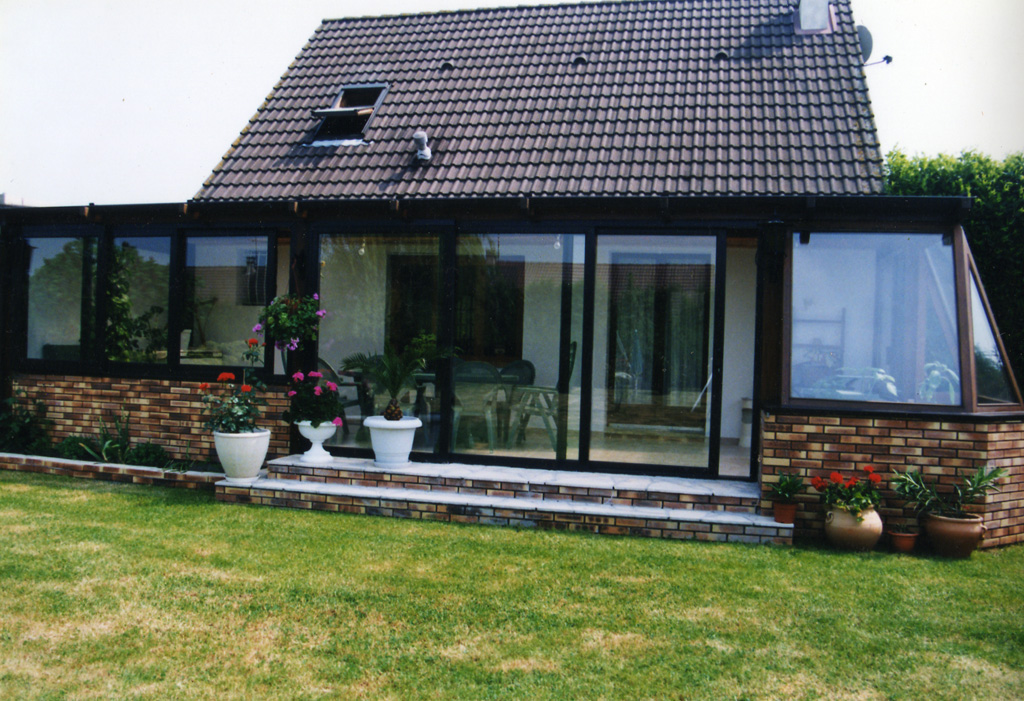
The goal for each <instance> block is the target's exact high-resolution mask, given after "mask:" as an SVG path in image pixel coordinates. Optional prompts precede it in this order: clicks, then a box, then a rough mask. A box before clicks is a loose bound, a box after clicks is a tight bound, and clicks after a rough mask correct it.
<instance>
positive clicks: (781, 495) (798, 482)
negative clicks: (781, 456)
mask: <svg viewBox="0 0 1024 701" xmlns="http://www.w3.org/2000/svg"><path fill="white" fill-rule="evenodd" d="M770 490H771V495H772V499H774V500H775V501H779V502H782V503H783V504H792V503H793V502H795V501H796V495H797V494H799V493H800V492H802V491H804V478H803V477H801V476H800V475H798V474H797V473H795V472H787V473H785V474H782V475H779V481H778V482H774V483H772V484H771V486H770Z"/></svg>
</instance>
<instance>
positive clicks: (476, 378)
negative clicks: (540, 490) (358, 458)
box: [451, 233, 584, 460]
mask: <svg viewBox="0 0 1024 701" xmlns="http://www.w3.org/2000/svg"><path fill="white" fill-rule="evenodd" d="M456 260H457V276H456V287H455V289H456V292H455V328H454V344H455V349H456V350H455V356H454V358H453V360H452V382H453V397H454V398H453V409H452V434H451V445H452V450H453V452H457V453H475V454H488V455H508V456H516V457H528V458H546V459H553V458H558V459H562V460H566V459H568V460H575V459H577V458H578V457H579V440H580V431H579V427H580V389H581V388H580V369H579V363H578V362H577V354H578V350H579V347H580V343H581V338H582V314H583V311H582V307H583V261H584V237H583V236H580V235H562V234H508V233H502V234H481V235H475V236H460V237H459V239H458V247H457V258H456Z"/></svg>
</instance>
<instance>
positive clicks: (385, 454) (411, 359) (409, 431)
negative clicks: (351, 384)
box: [342, 333, 442, 465]
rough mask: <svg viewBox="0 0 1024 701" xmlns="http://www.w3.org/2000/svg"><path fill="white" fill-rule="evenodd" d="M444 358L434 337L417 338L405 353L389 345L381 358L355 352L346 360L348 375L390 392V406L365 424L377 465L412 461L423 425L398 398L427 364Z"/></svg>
mask: <svg viewBox="0 0 1024 701" xmlns="http://www.w3.org/2000/svg"><path fill="white" fill-rule="evenodd" d="M440 357H442V355H441V354H440V353H439V352H438V351H437V339H436V337H435V336H434V335H433V334H425V333H423V334H420V335H418V336H416V338H414V339H413V340H412V342H410V343H409V344H408V345H407V346H406V347H405V348H404V349H403V350H402V351H401V352H398V351H396V350H395V349H394V347H393V346H391V345H385V347H384V352H383V353H381V354H380V355H369V354H367V353H354V354H352V355H350V356H348V357H347V358H345V359H344V360H342V367H343V369H344V370H345V371H346V372H349V371H351V372H357V373H360V374H361V375H362V376H363V377H364V378H365V379H368V380H369V381H370V382H372V383H373V384H374V385H375V386H376V387H378V388H380V389H383V390H384V391H385V392H387V395H388V399H389V401H388V403H387V406H386V407H385V408H384V411H383V413H382V415H381V416H368V417H366V418H365V419H364V420H363V425H364V426H367V427H368V428H369V429H370V442H371V445H372V446H373V454H374V462H375V463H377V464H379V465H404V464H406V463H408V462H409V453H410V452H412V443H413V439H414V437H415V434H416V429H417V428H419V427H420V426H422V425H423V422H422V421H420V419H418V418H416V417H414V416H404V414H403V412H402V407H401V406H400V405H399V403H398V397H399V395H401V393H402V390H403V389H405V388H407V387H412V386H414V381H413V376H414V375H415V374H416V373H417V372H422V371H423V370H424V369H425V368H426V366H427V363H429V362H430V361H431V360H434V359H436V358H440Z"/></svg>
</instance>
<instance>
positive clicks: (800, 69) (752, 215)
mask: <svg viewBox="0 0 1024 701" xmlns="http://www.w3.org/2000/svg"><path fill="white" fill-rule="evenodd" d="M863 63H864V57H863V56H862V53H861V47H860V44H859V41H858V36H857V32H856V28H855V25H854V22H853V18H852V15H851V12H850V8H849V5H848V3H847V2H835V3H832V4H828V3H818V2H807V1H805V2H803V3H800V4H799V5H798V6H796V7H794V6H792V5H791V4H790V3H788V2H782V1H779V0H736V1H734V2H710V1H707V2H703V1H700V0H681V1H678V2H669V1H666V2H611V3H594V4H581V5H568V6H544V7H520V8H512V9H499V10H480V11H471V12H452V13H440V14H426V15H411V16H400V17H381V18H362V19H352V20H349V19H343V20H332V21H325V22H324V23H323V24H322V25H321V27H320V28H319V29H318V30H317V31H316V33H315V34H314V35H313V37H312V38H311V39H310V40H309V42H308V44H307V45H306V46H305V48H304V49H303V50H302V52H301V53H300V54H299V56H298V57H297V58H296V60H295V61H294V62H293V64H292V65H291V66H290V67H289V69H288V71H287V72H286V73H285V75H284V76H283V77H282V79H281V80H280V82H279V83H278V84H277V85H276V86H275V87H274V89H273V91H272V92H271V93H270V95H269V96H268V97H267V99H266V101H265V102H264V104H263V105H262V106H261V107H260V109H259V111H258V112H257V113H256V115H254V117H253V118H252V120H251V121H250V123H249V124H248V125H247V126H246V128H245V129H244V130H243V132H242V134H241V135H240V136H239V138H238V139H237V140H236V142H235V143H234V144H232V146H231V148H230V149H229V151H228V152H227V153H226V154H225V155H224V157H223V159H222V160H221V162H220V163H219V164H218V166H217V167H216V169H215V170H214V172H213V174H212V175H211V176H210V178H209V179H208V180H207V182H206V183H205V184H204V185H203V187H202V188H201V189H200V191H199V192H198V193H197V194H196V196H195V197H194V198H193V199H192V200H190V201H189V202H187V203H182V204H173V205H151V206H137V207H136V206H109V207H93V206H90V207H85V208H48V209H39V210H22V209H19V210H6V211H4V213H3V215H2V216H3V222H2V224H3V229H2V232H3V241H4V246H5V251H6V255H5V256H4V260H5V263H6V268H7V269H6V270H5V279H6V280H7V285H6V287H5V289H4V297H3V301H4V304H5V305H6V306H7V310H6V311H7V312H8V313H9V315H8V318H10V319H12V320H13V321H14V323H13V324H12V325H11V326H10V328H9V329H8V335H7V343H6V344H5V348H4V356H3V362H4V370H5V375H6V376H7V377H8V378H9V381H10V384H11V386H12V387H13V389H14V390H17V391H21V392H24V393H25V397H26V398H29V399H31V398H34V397H44V398H48V399H49V400H50V404H51V406H52V407H53V411H54V413H55V415H56V416H57V417H58V423H57V427H58V432H66V433H73V432H74V430H76V426H77V425H80V424H81V422H82V420H83V417H93V418H98V417H101V416H103V415H104V412H108V413H109V411H111V410H113V409H115V408H116V407H117V406H119V405H121V404H127V405H128V406H129V407H134V408H135V411H136V412H137V414H138V415H139V418H138V424H137V425H138V427H139V430H140V435H144V436H146V437H147V438H150V437H152V438H156V439H158V440H161V441H163V442H166V444H168V445H170V446H172V447H174V448H176V449H177V450H179V451H180V452H183V453H184V452H187V451H191V452H192V453H195V452H196V451H204V450H205V451H208V450H209V443H208V439H207V437H206V436H205V435H204V432H203V431H202V430H201V428H200V427H199V421H198V417H197V411H196V409H197V407H198V404H197V402H196V399H195V394H194V390H195V389H196V387H197V386H198V384H199V383H200V382H202V381H207V380H209V379H210V378H211V376H215V375H216V374H217V371H218V370H219V369H221V368H224V367H236V366H238V365H239V363H240V362H241V360H240V353H241V351H242V350H244V347H245V340H246V338H248V336H250V335H251V328H252V326H253V325H254V324H255V323H256V319H257V316H258V313H259V310H260V309H261V308H262V306H263V305H265V304H266V303H267V302H268V301H269V299H271V298H272V297H273V296H274V295H275V294H279V293H282V292H285V291H289V290H290V291H295V292H300V293H305V294H312V293H317V294H318V295H319V297H320V299H321V302H322V304H323V306H324V307H325V308H326V309H327V310H328V315H327V317H325V319H324V320H323V322H322V326H321V333H320V339H319V344H318V347H317V348H316V349H314V350H309V351H305V352H300V353H292V354H288V355H287V356H283V355H282V354H280V353H277V354H273V356H272V357H269V356H268V358H267V367H266V373H267V375H268V377H269V378H270V379H271V380H276V384H277V386H278V387H279V388H280V386H281V385H283V384H284V379H285V377H286V376H287V374H288V373H289V372H291V371H294V370H298V369H312V368H313V367H314V366H316V367H319V368H320V369H321V370H323V371H324V372H325V373H331V374H333V375H336V376H337V379H338V381H339V383H340V384H341V385H342V386H343V388H344V391H345V392H346V400H347V401H346V403H347V405H348V406H347V409H346V420H347V424H348V426H347V430H345V431H342V432H339V434H338V435H337V436H336V437H335V439H334V441H333V445H332V446H331V449H332V452H334V453H335V454H336V455H338V456H346V457H354V458H358V457H366V456H369V455H370V451H369V443H368V440H367V437H366V435H365V432H364V431H362V430H360V429H361V424H362V420H363V419H364V418H365V417H367V416H369V415H372V414H373V413H376V412H378V411H379V410H380V408H381V406H380V399H379V397H376V396H375V395H374V393H373V390H372V388H370V387H367V386H365V384H364V383H361V382H360V381H359V378H358V377H353V376H351V375H347V374H346V373H344V372H343V370H342V364H343V363H342V360H343V359H344V358H345V357H346V356H348V355H350V354H352V353H355V352H368V353H379V352H381V351H382V350H383V349H384V348H385V346H387V345H390V346H392V347H395V348H402V347H404V346H405V345H407V344H409V343H411V342H412V341H413V340H414V339H417V338H421V337H422V336H423V335H424V334H427V335H429V336H433V337H434V338H435V339H436V342H437V343H438V344H439V345H440V346H441V347H442V348H446V349H449V351H450V357H448V358H446V359H444V360H442V361H438V362H436V363H434V364H432V365H431V366H430V367H428V368H427V369H426V370H425V371H424V372H423V373H420V374H419V376H418V377H417V378H416V382H415V386H412V387H409V388H408V390H407V392H406V393H405V394H404V395H403V397H402V398H401V399H402V401H403V404H404V406H405V409H406V411H407V413H411V414H414V415H416V416H419V417H420V418H421V419H422V420H423V422H424V426H423V428H422V429H421V430H420V431H419V433H418V437H417V442H416V444H415V446H414V453H413V460H414V461H416V462H421V463H439V464H444V463H471V464H478V465H484V466H493V467H496V468H501V467H504V466H509V467H514V468H539V469H556V470H558V471H564V472H581V473H582V472H586V473H607V474H613V473H614V474H634V475H647V476H656V477H657V476H661V477H670V478H701V479H709V480H716V481H721V482H736V483H756V484H759V485H761V486H762V489H763V490H767V488H768V485H770V483H771V482H772V481H774V480H775V479H777V476H778V474H779V473H780V472H789V471H798V472H801V473H802V474H805V475H807V476H808V477H810V476H813V475H821V476H827V475H828V474H829V473H830V472H832V471H839V472H841V473H845V472H850V473H853V472H856V471H858V470H860V469H862V468H863V466H864V465H866V464H874V465H876V466H881V467H882V468H883V469H884V470H885V471H886V472H891V470H892V469H896V468H904V467H907V466H912V467H920V468H922V469H925V470H926V471H929V472H932V473H934V474H936V475H939V476H941V478H942V479H943V480H952V479H955V478H956V477H957V475H959V474H963V473H968V472H970V471H972V470H973V469H976V468H977V467H981V466H1003V467H1007V468H1009V469H1010V471H1011V475H1010V477H1009V478H1008V480H1007V482H1008V483H1007V484H1006V485H1005V486H1004V489H1003V491H1002V492H1001V493H999V494H997V495H995V496H994V497H991V498H990V501H989V502H987V503H986V504H984V505H983V506H982V507H981V508H982V510H983V511H984V512H985V513H986V518H987V520H988V522H989V529H990V538H989V540H988V543H989V544H1000V543H1009V542H1015V541H1017V540H1019V539H1020V538H1021V537H1024V536H1022V535H1021V534H1022V533H1024V506H1022V502H1021V491H1024V486H1021V485H1022V484H1024V474H1022V472H1024V427H1022V421H1024V409H1022V406H1021V397H1020V393H1019V389H1018V387H1017V384H1016V381H1015V379H1014V377H1013V375H1012V373H1011V372H1010V369H1009V365H1008V363H1007V362H1006V355H1005V353H1004V352H1003V349H1002V347H1001V344H1000V341H999V335H998V331H997V330H996V327H995V324H994V320H993V318H992V314H991V310H990V309H989V307H988V304H987V301H986V300H985V297H984V290H983V287H982V285H981V282H980V280H979V279H978V276H977V272H976V270H975V268H974V265H973V262H972V259H971V256H970V250H969V245H968V235H967V234H969V232H967V234H965V232H964V231H963V230H962V228H961V227H960V224H959V222H960V219H961V217H962V216H963V214H964V213H965V212H966V211H967V209H966V208H968V207H969V204H970V203H969V201H968V200H961V199H955V198H923V199H900V198H891V197H886V196H884V195H883V193H882V159H881V154H880V152H879V147H878V141H877V137H876V134H875V129H874V124H873V118H872V114H871V108H870V102H869V99H868V95H867V88H866V84H865V81H864V74H863V67H862V66H863ZM282 394H283V393H278V395H277V396H278V397H280V396H282ZM283 408H284V403H283V401H282V400H281V399H279V398H278V399H276V400H275V403H273V404H272V405H271V408H270V418H271V419H274V418H276V417H278V416H279V414H280V411H282V410H283ZM87 420H92V419H87ZM277 423H278V426H277V428H276V430H275V441H274V447H273V448H272V452H275V453H276V454H277V455H284V454H287V453H288V452H290V448H291V447H294V446H297V445H298V443H297V439H295V438H294V436H290V435H289V431H288V429H287V427H286V426H285V425H284V424H283V423H280V422H277ZM765 493H766V492H765ZM890 497H891V495H890ZM758 506H759V507H760V508H762V509H764V510H765V512H767V511H768V510H769V507H770V501H769V500H767V499H763V500H762V501H761V503H760V504H759V505H758ZM804 506H805V508H803V509H802V510H801V512H800V517H799V520H798V523H797V527H796V535H797V536H798V537H799V536H800V535H802V534H806V535H811V534H813V533H816V532H817V531H818V530H820V514H819V513H818V510H817V506H816V498H815V497H814V495H811V494H808V495H806V502H805V505H804ZM886 510H887V511H888V513H886V511H883V515H884V516H886V517H887V518H888V519H895V520H896V521H899V520H908V519H910V518H911V514H910V512H908V511H906V510H905V509H904V508H903V507H902V505H901V504H899V503H898V502H894V501H892V500H891V499H890V500H888V501H887V506H886Z"/></svg>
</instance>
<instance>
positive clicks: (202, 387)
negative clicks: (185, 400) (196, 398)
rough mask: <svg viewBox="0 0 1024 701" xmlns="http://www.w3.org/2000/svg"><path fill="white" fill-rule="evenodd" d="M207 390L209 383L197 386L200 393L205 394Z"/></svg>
mask: <svg viewBox="0 0 1024 701" xmlns="http://www.w3.org/2000/svg"><path fill="white" fill-rule="evenodd" d="M208 389H210V383H209V382H203V383H201V384H200V385H199V391H200V392H205V391H206V390H208Z"/></svg>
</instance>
